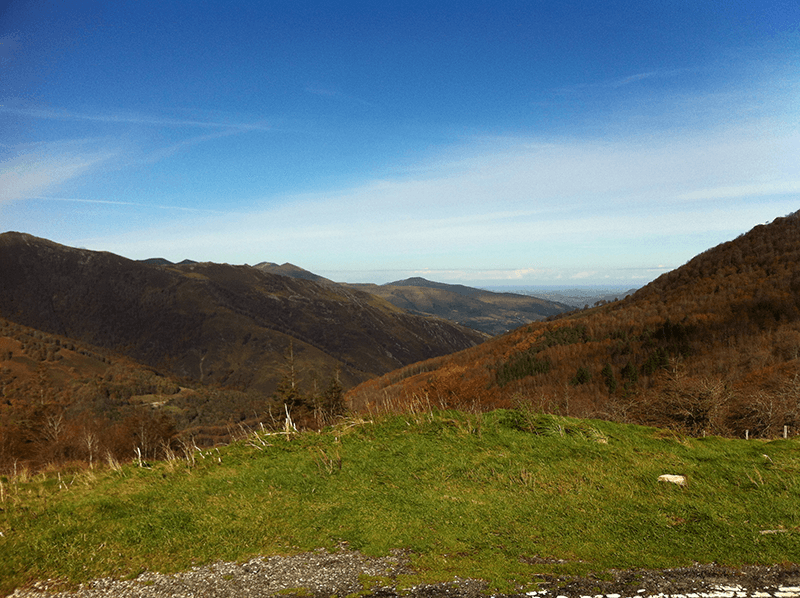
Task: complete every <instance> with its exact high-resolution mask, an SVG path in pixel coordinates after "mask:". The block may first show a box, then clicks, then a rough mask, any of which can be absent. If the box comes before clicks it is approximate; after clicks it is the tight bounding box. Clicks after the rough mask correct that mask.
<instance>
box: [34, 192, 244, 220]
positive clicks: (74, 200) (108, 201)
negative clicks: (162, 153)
mask: <svg viewBox="0 0 800 598" xmlns="http://www.w3.org/2000/svg"><path fill="white" fill-rule="evenodd" d="M25 199H30V200H37V201H64V202H72V203H86V204H99V205H110V206H131V207H136V208H148V209H155V210H177V211H180V212H192V213H197V214H226V215H229V214H235V213H236V212H231V211H229V210H225V211H222V210H212V209H209V208H187V207H184V206H170V205H162V204H147V203H139V202H133V201H115V200H111V199H80V198H77V197H44V196H43V197H26V198H25Z"/></svg>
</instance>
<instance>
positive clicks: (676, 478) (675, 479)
mask: <svg viewBox="0 0 800 598" xmlns="http://www.w3.org/2000/svg"><path fill="white" fill-rule="evenodd" d="M658 481H659V482H670V483H671V484H678V486H685V485H686V476H682V475H674V474H671V473H665V474H664V475H660V476H658Z"/></svg>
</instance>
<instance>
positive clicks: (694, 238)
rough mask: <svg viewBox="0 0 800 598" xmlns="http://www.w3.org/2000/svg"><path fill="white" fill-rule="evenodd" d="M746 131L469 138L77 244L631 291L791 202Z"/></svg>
mask: <svg viewBox="0 0 800 598" xmlns="http://www.w3.org/2000/svg"><path fill="white" fill-rule="evenodd" d="M758 131H760V129H759V128H758V127H751V128H744V129H742V130H739V129H738V128H737V129H721V130H718V131H715V132H709V133H707V134H705V135H696V134H686V135H681V134H674V135H672V136H669V137H667V136H664V137H650V138H640V137H636V138H627V139H616V140H610V141H606V142H597V141H582V140H563V141H552V140H551V141H550V142H547V143H543V142H541V141H539V140H536V139H522V138H520V139H516V140H509V139H503V140H498V142H497V143H495V144H491V143H487V142H486V140H482V141H481V143H480V150H472V151H471V152H469V153H470V157H469V158H466V159H448V158H447V157H443V158H442V159H440V160H437V161H435V163H434V164H432V165H430V166H429V167H427V168H424V169H420V170H419V171H418V172H416V174H415V175H413V176H409V177H407V178H397V179H383V180H375V181H370V182H367V183H365V184H363V185H361V186H358V187H354V188H351V189H342V190H338V191H336V192H331V193H318V194H307V195H294V196H286V197H283V198H270V199H269V203H270V204H271V205H272V206H273V207H270V208H268V209H264V210H263V211H254V212H252V213H249V214H247V215H240V216H237V215H229V216H226V217H222V218H215V219H214V220H203V219H198V218H195V219H193V220H192V222H191V223H187V224H186V225H183V226H182V225H177V226H176V225H174V224H171V225H170V228H169V230H167V229H164V230H150V231H137V233H136V234H135V235H134V234H130V235H117V236H115V238H114V239H107V238H106V239H102V240H94V241H92V243H93V244H95V245H99V246H102V247H103V248H106V249H110V250H116V251H118V252H120V253H122V254H123V255H128V256H131V257H147V256H149V255H150V254H154V253H158V254H159V255H165V256H166V257H174V258H180V259H182V258H183V257H186V256H193V258H194V259H210V260H215V261H227V262H231V263H245V262H247V263H256V262H258V261H263V260H268V261H276V262H282V261H290V262H292V263H296V264H298V265H301V266H302V267H304V268H309V269H312V270H315V271H342V270H343V268H344V269H346V268H347V267H348V265H350V266H351V267H352V268H355V269H358V270H359V271H364V270H371V271H378V270H387V269H389V270H391V269H392V268H394V269H396V270H402V271H403V272H409V275H414V274H413V272H417V273H418V274H416V275H420V276H425V274H426V273H427V274H428V275H429V276H426V277H431V278H438V279H439V280H442V279H444V280H450V281H464V282H467V281H469V280H477V279H480V280H497V281H521V282H526V281H530V280H534V279H541V280H544V279H547V280H556V279H557V278H558V276H559V275H561V276H562V278H563V279H564V280H574V281H583V282H584V283H588V282H592V281H593V280H599V279H601V278H605V277H606V276H609V275H611V274H609V272H612V273H616V274H614V276H616V277H617V278H620V277H622V278H624V279H625V280H638V281H641V280H642V279H643V278H647V277H648V276H650V278H652V277H655V276H656V275H657V274H660V273H661V272H663V271H664V270H665V269H668V268H672V267H677V266H679V265H681V263H683V262H684V261H685V260H686V259H688V258H690V257H692V256H693V255H695V254H696V253H698V252H700V251H702V250H704V249H707V248H708V247H709V246H711V245H714V244H716V243H718V242H721V241H723V240H727V239H728V238H730V237H731V236H732V235H735V234H738V233H740V232H744V231H745V230H748V229H749V228H750V227H752V226H753V225H755V224H756V223H759V222H763V221H765V220H769V219H771V218H774V217H776V216H780V215H784V214H786V213H789V212H791V211H794V210H796V209H797V207H796V203H797V201H796V197H794V196H793V195H791V193H790V194H789V195H786V194H785V193H783V194H775V192H776V191H782V192H785V191H792V190H793V189H796V187H794V186H791V185H789V186H787V184H786V183H785V181H787V180H791V179H790V178H789V175H790V174H792V172H791V164H790V163H788V162H786V163H784V162H780V161H776V160H775V159H774V157H775V156H776V155H780V154H782V153H783V152H786V151H791V150H792V148H800V136H798V135H797V134H795V133H790V134H787V135H784V136H781V137H769V138H765V137H764V135H762V134H760V133H759V132H758ZM795 155H800V154H795ZM423 172H424V176H421V175H420V174H419V173H423ZM753 180H757V181H759V183H757V184H753V183H749V182H748V181H753ZM795 180H796V179H795ZM709 181H713V183H714V184H715V185H716V186H715V187H713V188H710V187H708V184H709ZM792 185H794V183H792ZM709 189H717V190H718V191H717V192H716V193H710V192H709V191H708V190H709ZM719 189H722V190H727V191H725V192H724V193H721V192H719ZM732 190H736V191H737V193H735V194H734V193H733V192H732ZM748 192H751V193H748ZM734 199H735V203H731V202H730V201H724V200H734ZM87 243H88V241H83V244H87ZM90 244H91V243H90ZM665 262H666V263H665ZM465 264H469V265H470V267H469V268H466V269H465V268H464V266H465ZM624 268H627V270H626V271H625V273H624V275H623V274H619V273H620V272H621V269H624ZM399 277H400V276H398V278H399Z"/></svg>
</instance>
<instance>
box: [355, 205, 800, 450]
mask: <svg viewBox="0 0 800 598" xmlns="http://www.w3.org/2000/svg"><path fill="white" fill-rule="evenodd" d="M799 308H800V217H798V215H797V214H792V215H790V216H787V217H785V218H779V219H776V220H775V221H774V222H772V223H771V224H769V225H762V226H757V227H756V228H754V229H753V230H751V231H750V232H748V233H747V234H745V235H742V236H740V237H739V238H738V239H736V240H734V241H730V242H728V243H723V244H721V245H719V246H717V247H715V248H713V249H710V250H708V251H706V252H704V253H703V254H701V255H698V256H697V257H695V258H694V259H692V260H691V261H690V262H688V263H687V264H685V265H684V266H682V267H681V268H678V269H677V270H674V271H672V272H670V273H667V274H665V275H663V276H661V277H659V278H658V279H657V280H655V281H653V282H652V283H651V284H649V285H647V286H646V287H644V288H642V289H640V290H639V291H638V292H636V293H635V294H634V295H632V296H630V297H628V298H626V299H625V300H622V301H617V302H614V303H610V304H608V305H604V306H600V307H597V308H594V309H590V310H584V311H579V312H573V313H570V314H568V315H565V316H562V317H559V318H558V319H556V320H554V321H550V322H546V323H536V324H531V325H527V326H523V327H521V328H519V329H517V330H515V331H513V332H510V333H509V334H506V335H504V336H502V337H498V338H495V339H492V340H491V341H489V342H486V343H484V344H482V345H480V346H477V347H474V348H470V349H467V350H464V351H461V352H459V353H456V354H454V355H450V356H445V357H440V358H436V359H432V360H428V361H425V362H422V363H419V364H414V365H412V366H408V367H406V368H403V369H400V370H397V371H395V372H391V373H389V374H387V375H384V376H382V377H381V378H378V379H375V380H371V381H368V382H365V383H363V384H362V385H360V386H359V387H357V388H355V389H354V390H353V391H352V392H351V393H350V394H349V395H348V398H349V400H350V402H351V404H352V406H353V407H354V408H356V409H364V410H366V409H372V410H381V409H404V408H409V406H410V405H411V404H413V403H416V402H420V401H422V402H425V403H430V404H432V405H434V406H444V407H459V408H470V409H491V408H496V407H508V406H513V405H516V404H520V403H522V404H527V405H530V406H532V407H533V408H535V409H541V410H542V411H546V412H553V413H560V414H568V415H572V416H578V417H600V418H605V419H611V420H616V421H621V422H634V423H644V424H650V425H658V426H668V427H673V428H677V429H680V430H682V431H685V432H688V433H691V434H705V433H712V434H725V435H744V434H745V432H746V431H749V433H750V435H751V436H776V435H778V434H780V433H782V431H783V426H785V425H786V426H790V427H791V428H792V429H793V430H794V432H795V433H797V431H798V427H800V377H798V374H800V359H799V357H800V309H799Z"/></svg>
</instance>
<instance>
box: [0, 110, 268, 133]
mask: <svg viewBox="0 0 800 598" xmlns="http://www.w3.org/2000/svg"><path fill="white" fill-rule="evenodd" d="M0 112H5V113H8V114H16V115H18V116H27V117H29V118H41V119H50V120H85V121H93V122H102V123H119V124H136V125H148V126H166V127H201V128H214V129H219V128H222V129H235V130H238V131H272V130H273V127H272V125H270V124H268V123H266V122H255V123H235V122H213V121H202V120H188V119H171V118H158V117H151V116H140V115H136V114H80V113H75V112H67V111H66V110H47V109H42V108H10V107H4V106H0Z"/></svg>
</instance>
